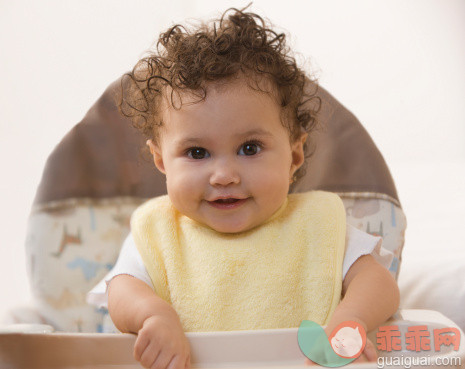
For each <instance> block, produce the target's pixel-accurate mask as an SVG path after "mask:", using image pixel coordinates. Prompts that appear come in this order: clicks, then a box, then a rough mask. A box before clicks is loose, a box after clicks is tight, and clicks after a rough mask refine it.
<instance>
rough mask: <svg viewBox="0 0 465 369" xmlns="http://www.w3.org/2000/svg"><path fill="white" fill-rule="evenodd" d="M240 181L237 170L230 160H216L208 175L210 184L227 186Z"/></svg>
mask: <svg viewBox="0 0 465 369" xmlns="http://www.w3.org/2000/svg"><path fill="white" fill-rule="evenodd" d="M240 182H241V177H240V175H239V171H238V170H237V168H236V167H235V165H234V164H233V163H231V162H230V161H221V162H218V163H217V164H216V165H215V167H214V169H213V171H212V173H211V176H210V184H211V185H212V186H228V185H230V184H238V183H240Z"/></svg>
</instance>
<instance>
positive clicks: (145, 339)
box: [134, 316, 190, 369]
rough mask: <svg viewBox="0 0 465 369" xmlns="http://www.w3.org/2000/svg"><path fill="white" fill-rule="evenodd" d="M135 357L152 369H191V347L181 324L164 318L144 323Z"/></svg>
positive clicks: (150, 318) (149, 319)
mask: <svg viewBox="0 0 465 369" xmlns="http://www.w3.org/2000/svg"><path fill="white" fill-rule="evenodd" d="M134 357H135V359H136V360H137V361H139V362H140V363H141V364H142V366H144V367H145V368H150V369H165V368H166V369H186V368H190V347H189V341H188V340H187V338H186V336H185V335H184V332H183V330H182V327H181V325H180V324H179V322H176V321H173V320H171V319H168V318H166V317H162V316H151V317H149V318H147V319H146V320H145V321H144V324H143V326H142V328H141V329H140V330H139V333H138V335H137V339H136V343H135V345H134Z"/></svg>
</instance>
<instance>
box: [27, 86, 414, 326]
mask: <svg viewBox="0 0 465 369" xmlns="http://www.w3.org/2000/svg"><path fill="white" fill-rule="evenodd" d="M118 88H120V81H119V80H118V81H116V82H114V83H113V84H111V85H110V86H109V88H108V89H107V90H106V91H105V92H104V94H103V95H102V96H101V97H100V99H99V100H98V101H97V102H96V103H95V105H94V106H92V107H91V109H90V110H89V112H88V113H87V115H86V116H85V117H84V119H83V120H82V121H81V122H80V123H79V124H77V125H76V126H75V127H74V128H73V129H72V130H71V131H70V132H69V133H68V134H67V135H66V136H65V137H64V138H63V140H62V141H61V142H60V143H59V144H58V145H57V146H56V148H55V149H54V151H53V152H52V153H51V155H50V157H49V158H48V160H47V163H46V166H45V170H44V173H43V177H42V181H41V183H40V185H39V188H38V190H37V194H36V198H35V201H34V205H33V209H32V212H31V215H30V218H29V223H28V235H27V242H26V252H27V261H28V270H29V277H30V283H31V289H32V291H33V295H34V300H35V308H36V310H37V313H38V315H39V316H40V319H41V321H42V322H45V323H48V324H51V325H53V326H54V327H55V328H56V329H57V330H63V331H83V332H99V331H100V332H101V331H102V330H104V328H103V321H104V316H105V314H106V312H105V311H102V310H98V309H95V308H93V307H90V306H88V305H87V304H86V302H85V295H86V293H87V292H88V291H89V290H90V289H91V288H92V287H93V286H94V285H95V284H96V283H97V282H98V281H99V280H101V278H103V277H104V275H105V274H106V273H107V272H108V271H109V270H110V269H111V267H112V266H113V264H114V263H115V261H116V259H117V257H118V253H119V250H120V248H121V245H122V242H123V240H124V238H125V237H126V236H127V234H128V232H129V219H130V216H131V213H132V212H133V210H134V209H135V208H136V207H137V206H138V205H139V204H141V203H142V202H143V201H145V200H146V199H148V198H151V197H154V196H158V195H161V194H165V193H166V186H165V178H164V175H162V174H160V173H159V172H158V171H157V170H156V168H155V166H154V164H153V162H152V161H151V160H148V159H147V160H144V158H143V157H142V156H141V148H142V147H143V145H144V143H145V139H144V138H143V137H142V135H141V134H140V133H139V132H138V131H137V130H136V129H134V128H133V127H132V125H131V123H130V122H129V121H128V120H127V119H126V118H124V117H122V116H121V115H120V114H119V112H118V109H117V107H116V102H115V101H116V100H115V97H114V96H115V91H117V90H118ZM318 95H319V97H320V98H321V110H320V117H319V119H320V122H321V123H322V129H320V130H318V131H317V132H315V134H314V135H313V137H312V139H313V142H314V144H315V148H316V149H315V152H314V154H313V156H312V157H311V158H310V159H309V161H308V164H307V170H306V174H305V176H304V178H302V180H301V181H300V182H298V183H297V184H296V185H295V186H294V187H293V188H291V191H292V192H302V191H308V190H312V189H322V190H328V191H333V192H336V193H338V194H339V195H340V196H341V197H342V199H343V201H344V204H345V206H346V211H347V219H348V222H349V223H351V224H352V225H354V226H355V227H358V228H360V229H363V230H365V231H367V232H368V233H372V234H378V235H381V236H383V238H384V247H385V248H387V249H389V250H391V251H392V252H393V253H394V255H395V258H394V262H393V263H392V265H391V268H390V271H391V273H392V274H393V275H394V277H397V274H398V271H399V265H400V259H401V251H402V246H403V242H404V238H403V235H404V230H405V225H406V223H405V217H404V214H403V212H402V210H401V206H400V203H399V199H398V196H397V192H396V189H395V186H394V182H393V180H392V178H391V175H390V173H389V170H388V168H387V166H386V163H385V161H384V159H383V158H382V156H381V154H380V153H379V151H378V149H377V148H376V146H375V144H374V143H373V141H372V140H371V138H370V137H369V135H368V133H367V132H366V131H365V129H364V128H363V127H362V126H361V124H360V123H359V122H358V120H357V119H356V118H355V117H354V116H353V115H352V114H351V113H350V112H349V111H348V110H347V109H346V108H344V107H343V106H342V105H341V104H340V103H339V102H338V101H336V100H335V99H334V97H332V96H331V95H330V94H329V93H328V92H326V91H325V90H324V89H323V88H321V87H320V88H319V92H318Z"/></svg>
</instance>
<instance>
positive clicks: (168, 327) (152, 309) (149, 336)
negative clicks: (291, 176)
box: [108, 274, 190, 369]
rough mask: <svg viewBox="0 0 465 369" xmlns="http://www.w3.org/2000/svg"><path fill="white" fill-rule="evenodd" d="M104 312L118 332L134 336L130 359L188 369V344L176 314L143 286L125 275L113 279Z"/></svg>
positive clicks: (162, 366) (169, 306) (150, 365)
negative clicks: (132, 355) (108, 315)
mask: <svg viewBox="0 0 465 369" xmlns="http://www.w3.org/2000/svg"><path fill="white" fill-rule="evenodd" d="M108 311H109V313H110V316H111V319H112V320H113V323H114V324H115V326H116V327H117V328H118V329H119V330H120V331H121V332H123V333H134V334H137V339H136V343H135V345H134V357H135V358H136V360H137V361H140V363H141V364H142V365H143V366H144V367H146V368H150V367H156V368H169V369H178V368H182V369H184V368H189V367H190V349H189V342H188V341H187V338H186V336H185V335H184V332H183V329H182V326H181V322H180V320H179V317H178V315H177V313H176V311H175V310H174V309H173V307H172V306H171V305H170V304H168V303H167V302H166V301H164V300H163V299H161V298H160V297H158V296H157V295H156V294H155V293H154V292H153V291H152V289H151V288H150V287H149V286H148V285H147V284H146V283H144V282H142V281H140V280H139V279H137V278H134V277H132V276H130V275H125V274H122V275H118V276H116V277H115V278H113V279H112V281H111V282H110V287H109V290H108Z"/></svg>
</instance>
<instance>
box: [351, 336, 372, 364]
mask: <svg viewBox="0 0 465 369" xmlns="http://www.w3.org/2000/svg"><path fill="white" fill-rule="evenodd" d="M377 358H378V353H377V352H376V349H375V345H374V344H373V342H371V341H370V340H369V339H368V337H367V342H366V344H365V348H364V349H363V351H362V354H361V355H360V356H359V357H358V358H357V359H355V360H354V361H353V362H354V363H364V362H367V361H376V359H377Z"/></svg>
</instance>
